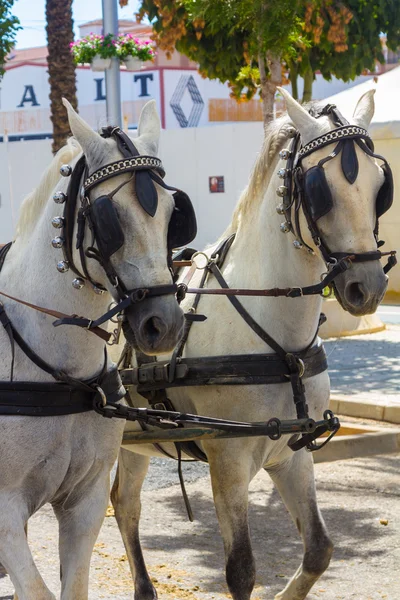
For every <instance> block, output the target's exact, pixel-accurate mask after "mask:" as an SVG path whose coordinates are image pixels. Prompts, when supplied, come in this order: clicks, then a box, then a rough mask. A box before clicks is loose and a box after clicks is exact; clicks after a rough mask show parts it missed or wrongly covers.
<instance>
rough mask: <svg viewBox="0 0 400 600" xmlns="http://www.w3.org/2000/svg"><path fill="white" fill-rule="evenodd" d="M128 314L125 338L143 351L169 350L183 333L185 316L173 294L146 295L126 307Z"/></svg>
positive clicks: (158, 352)
mask: <svg viewBox="0 0 400 600" xmlns="http://www.w3.org/2000/svg"><path fill="white" fill-rule="evenodd" d="M125 316H126V319H127V324H128V326H129V327H126V326H125V327H124V333H125V337H126V338H127V340H128V342H129V343H130V344H131V345H133V346H134V347H135V348H136V349H138V350H140V351H141V352H143V353H144V354H148V355H155V354H163V353H165V352H170V351H171V350H173V349H174V348H175V346H176V345H177V344H178V342H179V340H180V338H181V336H182V333H183V326H184V315H183V311H182V309H181V308H180V306H179V304H178V303H177V301H176V298H175V296H174V295H169V296H162V297H158V298H157V297H155V298H146V299H145V300H143V301H142V302H140V303H139V304H135V305H133V306H130V307H129V308H127V309H126V310H125ZM129 330H130V331H129ZM133 332H134V333H133Z"/></svg>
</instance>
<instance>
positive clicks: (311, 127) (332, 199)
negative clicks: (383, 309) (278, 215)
mask: <svg viewBox="0 0 400 600" xmlns="http://www.w3.org/2000/svg"><path fill="white" fill-rule="evenodd" d="M280 91H281V93H282V94H283V96H284V98H285V100H286V105H287V111H288V114H289V116H290V118H291V120H292V121H293V124H294V125H295V127H296V129H297V130H298V131H299V133H300V138H301V145H302V146H303V147H304V146H306V145H307V144H309V143H310V142H312V141H313V140H316V139H317V138H320V137H321V136H324V135H325V134H329V132H330V131H332V130H335V129H337V128H338V125H337V124H336V125H335V124H334V123H333V121H332V118H331V117H330V116H319V117H318V118H315V117H314V116H312V115H311V114H310V113H309V112H308V111H307V110H305V109H304V108H303V107H302V106H301V105H300V104H298V103H297V102H296V101H295V100H293V98H292V97H291V96H290V94H288V92H286V91H285V90H283V89H280ZM373 96H374V91H373V90H371V91H369V92H367V93H366V94H364V95H363V96H362V97H361V99H360V100H359V102H358V104H357V106H356V108H355V111H354V114H353V118H352V119H351V120H350V124H352V125H356V126H358V127H360V128H362V129H365V130H366V129H368V127H369V124H370V122H371V119H372V117H373V114H374V97H373ZM339 141H340V140H337V139H335V140H334V141H333V142H332V143H331V144H329V145H325V146H323V147H320V148H319V147H318V144H317V145H316V149H312V151H311V153H310V154H308V155H305V157H304V158H303V159H302V161H301V169H302V177H303V182H305V177H307V173H311V174H312V181H311V179H310V180H309V184H307V182H305V185H304V188H305V196H306V197H307V185H311V186H313V198H309V199H308V200H309V202H312V203H313V205H314V206H312V207H311V213H313V215H314V219H313V220H314V222H315V223H316V229H317V231H318V234H319V235H320V238H321V241H322V249H323V247H325V248H327V249H329V253H330V254H331V255H335V253H336V254H338V255H340V254H341V253H345V254H349V255H351V254H352V253H354V254H363V253H366V252H372V251H376V250H377V237H376V235H375V233H374V232H375V231H376V224H377V208H378V212H379V198H380V196H379V192H380V190H382V192H384V186H385V185H386V183H387V182H386V179H385V172H384V169H383V168H382V166H383V165H382V161H378V160H377V159H376V158H375V157H374V156H372V155H371V154H372V152H368V147H367V144H365V143H364V141H363V140H362V139H360V138H358V142H360V143H354V142H353V141H352V140H351V139H347V140H345V142H344V144H343V143H342V144H341V145H340V146H338V150H337V155H335V156H334V157H333V158H330V159H328V160H327V161H324V160H323V159H325V158H326V157H328V156H329V154H330V153H332V151H333V150H334V149H335V147H336V146H337V144H338V142H339ZM367 141H368V140H367ZM320 161H321V162H320ZM313 167H314V170H313V171H310V169H312V168H313ZM315 167H317V168H315ZM377 199H378V207H377ZM303 208H304V207H303ZM308 212H309V213H310V210H309V211H308ZM313 215H312V216H313ZM299 217H300V221H299V222H300V229H301V231H302V232H303V234H304V236H303V239H304V241H305V242H306V243H307V245H308V246H310V247H311V248H313V249H314V250H315V252H316V254H319V252H318V250H317V248H316V244H315V239H316V236H315V235H314V239H313V237H312V236H311V234H310V232H309V227H308V225H309V222H308V223H307V220H306V218H305V215H304V211H300V215H299ZM320 249H321V248H320ZM370 257H371V258H372V256H371V255H370ZM334 287H335V292H336V296H337V299H338V300H339V302H340V303H341V305H342V306H343V308H344V309H345V310H347V311H349V312H350V313H351V314H354V315H364V314H369V313H373V312H374V311H375V310H376V308H377V306H378V304H379V302H380V301H381V300H382V298H383V295H384V293H385V291H386V287H387V277H386V275H385V273H384V271H383V268H382V265H381V263H380V261H379V260H378V259H377V258H376V259H375V260H368V261H367V260H365V261H363V262H354V263H353V264H352V266H351V268H349V269H348V270H347V271H345V272H344V273H342V274H340V275H338V276H337V277H336V279H335V281H334Z"/></svg>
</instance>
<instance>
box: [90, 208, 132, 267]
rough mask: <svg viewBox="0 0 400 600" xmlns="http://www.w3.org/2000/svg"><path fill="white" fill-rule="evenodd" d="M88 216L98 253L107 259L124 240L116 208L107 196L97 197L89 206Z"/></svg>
mask: <svg viewBox="0 0 400 600" xmlns="http://www.w3.org/2000/svg"><path fill="white" fill-rule="evenodd" d="M90 217H91V221H92V224H93V228H94V234H95V239H96V242H97V246H98V249H99V251H100V253H101V254H102V255H103V256H104V257H105V258H106V259H109V258H110V256H112V255H113V254H114V253H115V252H117V250H119V249H120V248H121V246H122V245H123V243H124V241H125V237H124V232H123V230H122V227H121V223H120V222H119V217H118V213H117V210H116V208H115V206H114V204H113V203H112V201H111V200H110V198H109V197H108V196H100V197H99V198H97V199H96V200H95V201H94V202H93V204H92V205H91V208H90Z"/></svg>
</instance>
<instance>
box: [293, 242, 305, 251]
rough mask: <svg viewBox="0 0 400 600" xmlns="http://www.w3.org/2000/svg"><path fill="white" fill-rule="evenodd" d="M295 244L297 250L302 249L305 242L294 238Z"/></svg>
mask: <svg viewBox="0 0 400 600" xmlns="http://www.w3.org/2000/svg"><path fill="white" fill-rule="evenodd" d="M293 246H294V247H295V248H296V250H301V248H302V247H303V244H302V243H301V242H300V241H299V240H294V242H293Z"/></svg>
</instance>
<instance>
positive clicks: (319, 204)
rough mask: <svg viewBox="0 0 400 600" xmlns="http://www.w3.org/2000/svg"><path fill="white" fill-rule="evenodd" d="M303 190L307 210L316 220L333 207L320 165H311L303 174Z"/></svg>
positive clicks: (330, 194)
mask: <svg viewBox="0 0 400 600" xmlns="http://www.w3.org/2000/svg"><path fill="white" fill-rule="evenodd" d="M304 190H305V197H306V202H307V205H308V209H309V212H310V214H311V217H312V219H313V220H314V221H318V219H320V218H321V217H323V216H324V215H326V214H327V213H328V212H329V211H330V210H332V208H333V200H332V193H331V190H330V188H329V185H328V182H327V180H326V177H325V173H324V169H323V168H322V167H320V166H316V167H311V169H309V170H308V171H306V173H305V174H304Z"/></svg>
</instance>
